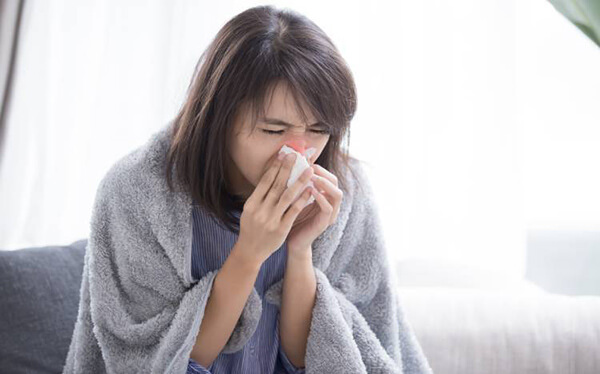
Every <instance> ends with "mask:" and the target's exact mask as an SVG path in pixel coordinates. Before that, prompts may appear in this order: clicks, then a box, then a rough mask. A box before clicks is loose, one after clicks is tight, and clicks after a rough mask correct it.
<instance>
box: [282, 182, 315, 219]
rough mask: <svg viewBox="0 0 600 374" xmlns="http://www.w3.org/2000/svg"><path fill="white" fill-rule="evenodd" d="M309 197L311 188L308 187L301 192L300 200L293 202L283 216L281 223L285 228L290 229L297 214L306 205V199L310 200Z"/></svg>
mask: <svg viewBox="0 0 600 374" xmlns="http://www.w3.org/2000/svg"><path fill="white" fill-rule="evenodd" d="M310 196H311V188H310V187H309V188H307V189H305V190H304V191H303V192H302V194H301V195H300V198H299V199H298V200H296V202H294V203H293V204H292V205H291V206H290V208H289V209H288V211H287V212H286V213H285V214H284V215H283V218H282V221H283V222H284V224H285V225H286V226H287V227H292V224H293V223H294V221H295V220H296V217H298V214H300V212H301V211H302V210H303V209H304V206H305V205H306V202H307V201H308V199H310Z"/></svg>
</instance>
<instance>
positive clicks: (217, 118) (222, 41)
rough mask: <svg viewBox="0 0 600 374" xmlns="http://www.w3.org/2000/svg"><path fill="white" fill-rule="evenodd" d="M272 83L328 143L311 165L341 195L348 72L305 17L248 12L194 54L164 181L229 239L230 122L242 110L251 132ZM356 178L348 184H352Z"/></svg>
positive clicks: (234, 222) (235, 202) (350, 112)
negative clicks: (331, 179)
mask: <svg viewBox="0 0 600 374" xmlns="http://www.w3.org/2000/svg"><path fill="white" fill-rule="evenodd" d="M279 81H283V82H284V83H287V84H288V87H289V88H290V91H291V92H292V97H293V99H294V102H295V104H296V107H297V110H298V113H300V115H301V117H302V119H303V120H304V121H305V122H306V120H307V115H306V113H304V111H303V110H302V106H301V105H300V104H299V100H302V101H303V102H304V103H306V104H307V106H308V108H309V109H310V110H311V112H312V114H313V115H314V116H315V118H316V119H317V121H319V122H320V123H322V124H323V125H325V127H326V128H327V129H328V130H329V132H330V137H329V140H328V142H327V145H326V146H325V148H324V150H323V152H322V153H321V155H320V156H319V158H318V159H317V160H316V161H315V163H317V164H319V165H321V166H323V167H324V168H326V169H327V170H330V171H331V172H332V173H333V174H334V175H336V176H337V177H338V182H339V186H338V187H339V188H340V189H341V190H342V191H344V192H346V191H347V186H348V181H347V180H346V172H347V170H350V171H351V172H352V173H354V172H353V171H352V168H351V167H350V165H349V162H350V160H351V159H355V158H353V157H352V156H350V155H349V153H348V150H347V148H346V150H343V149H342V141H343V140H344V139H345V137H346V139H347V142H348V145H349V143H350V121H351V120H352V118H353V117H354V114H355V112H356V87H355V83H354V79H353V77H352V73H351V71H350V69H349V68H348V66H347V64H346V62H345V61H344V59H343V58H342V57H341V55H340V53H339V52H338V50H337V48H336V47H335V46H334V44H333V43H332V41H331V40H330V39H329V37H328V36H327V35H326V34H325V33H324V32H323V31H322V30H321V29H320V28H319V27H318V26H317V25H316V24H315V23H313V22H312V21H311V20H309V19H308V18H307V17H305V16H303V15H301V14H298V13H297V12H295V11H292V10H289V9H282V10H280V9H276V8H274V7H273V6H270V5H269V6H257V7H254V8H250V9H248V10H246V11H244V12H242V13H240V14H238V15H236V16H235V17H234V18H232V19H231V20H230V21H228V22H227V23H226V24H225V25H224V26H223V28H221V30H219V32H218V33H217V35H216V36H215V38H214V39H213V41H212V42H211V43H210V45H209V46H208V48H207V49H206V50H205V51H204V52H203V53H202V55H201V57H200V59H199V61H198V63H197V65H196V69H195V73H194V75H193V77H192V80H191V82H190V85H189V87H188V91H187V98H186V100H185V102H184V103H183V105H182V107H181V109H180V111H179V113H178V114H177V116H176V118H175V119H174V121H173V127H172V130H173V133H172V142H171V144H170V148H169V151H168V154H167V162H166V177H167V181H168V185H169V188H170V189H171V190H173V183H172V178H173V176H172V175H171V174H172V173H174V174H175V175H174V178H176V179H177V181H178V182H179V184H180V185H181V186H182V187H183V188H184V190H185V191H186V192H187V193H189V194H191V196H192V199H193V200H194V203H195V204H198V205H200V206H202V207H203V208H204V209H206V210H207V211H208V212H209V213H211V214H212V215H214V216H216V217H217V218H218V219H219V220H220V221H221V222H223V223H225V225H226V226H227V227H228V228H229V229H230V230H231V231H234V232H239V219H237V218H236V217H235V216H234V215H233V214H232V210H239V211H242V210H243V204H244V202H245V200H244V199H243V198H241V196H237V195H233V194H231V193H230V191H231V189H230V188H229V186H228V180H227V173H226V165H227V163H226V161H227V160H228V155H227V149H228V144H229V137H230V135H231V133H232V130H233V129H232V127H233V125H234V120H235V118H236V116H237V115H238V111H239V110H241V109H242V108H244V109H246V108H248V110H250V113H251V114H252V117H251V118H253V121H252V129H253V130H254V128H255V126H256V122H257V119H258V118H260V117H262V116H263V115H264V109H265V103H266V102H268V101H266V100H265V99H266V98H268V97H270V95H271V94H272V91H273V88H274V87H275V86H276V84H277V83H278V82H279ZM355 179H356V178H355Z"/></svg>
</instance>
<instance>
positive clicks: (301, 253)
mask: <svg viewBox="0 0 600 374" xmlns="http://www.w3.org/2000/svg"><path fill="white" fill-rule="evenodd" d="M288 261H293V262H310V263H311V264H312V246H311V245H309V246H308V247H305V248H296V247H288Z"/></svg>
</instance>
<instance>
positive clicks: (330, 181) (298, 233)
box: [286, 164, 344, 258]
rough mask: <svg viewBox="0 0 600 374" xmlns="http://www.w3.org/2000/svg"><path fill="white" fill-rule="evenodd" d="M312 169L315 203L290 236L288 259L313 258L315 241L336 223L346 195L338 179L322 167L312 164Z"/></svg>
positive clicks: (294, 227) (288, 240) (291, 231)
mask: <svg viewBox="0 0 600 374" xmlns="http://www.w3.org/2000/svg"><path fill="white" fill-rule="evenodd" d="M311 167H312V169H313V171H314V174H313V177H312V181H313V183H314V185H315V189H314V190H313V192H312V194H313V196H314V197H315V202H313V203H312V204H310V205H309V206H308V207H306V209H309V208H310V209H311V210H309V212H308V214H307V219H306V220H305V221H302V220H300V222H299V223H297V224H294V226H292V229H291V230H290V233H289V234H288V237H287V240H286V241H287V246H288V257H289V256H292V257H304V258H306V257H307V256H311V255H312V253H311V250H312V243H313V241H314V240H315V239H316V238H317V237H318V236H319V235H321V234H322V233H323V232H324V231H325V229H327V227H329V226H330V225H331V224H333V223H334V222H335V220H336V219H337V216H338V213H339V211H340V205H341V203H342V198H343V195H344V194H343V192H342V190H340V189H339V188H338V179H337V177H336V176H335V175H334V174H332V173H331V172H329V171H328V170H327V169H325V168H324V167H322V166H321V165H318V164H312V165H311ZM321 191H322V192H321ZM317 206H318V209H317ZM315 214H316V215H315ZM301 215H302V213H301V214H300V215H298V217H300V216H301Z"/></svg>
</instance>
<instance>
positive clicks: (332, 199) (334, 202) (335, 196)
mask: <svg viewBox="0 0 600 374" xmlns="http://www.w3.org/2000/svg"><path fill="white" fill-rule="evenodd" d="M313 179H314V178H313ZM313 183H314V184H315V187H317V192H319V188H318V187H319V185H320V183H322V184H325V185H328V187H326V188H331V189H333V192H332V190H331V189H330V190H328V191H327V192H326V194H325V195H324V194H322V193H320V192H319V194H320V195H322V196H323V197H324V198H325V199H326V200H327V201H328V202H329V204H330V205H331V206H332V207H333V214H332V215H331V220H330V221H329V224H330V225H331V224H332V223H333V222H335V220H336V219H337V216H338V213H339V211H340V206H341V205H342V198H343V196H344V193H343V192H342V191H341V190H340V189H339V188H337V187H333V186H332V185H331V182H329V181H327V180H325V179H324V178H323V179H320V180H319V181H317V182H315V181H314V180H313ZM328 197H329V198H328Z"/></svg>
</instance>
